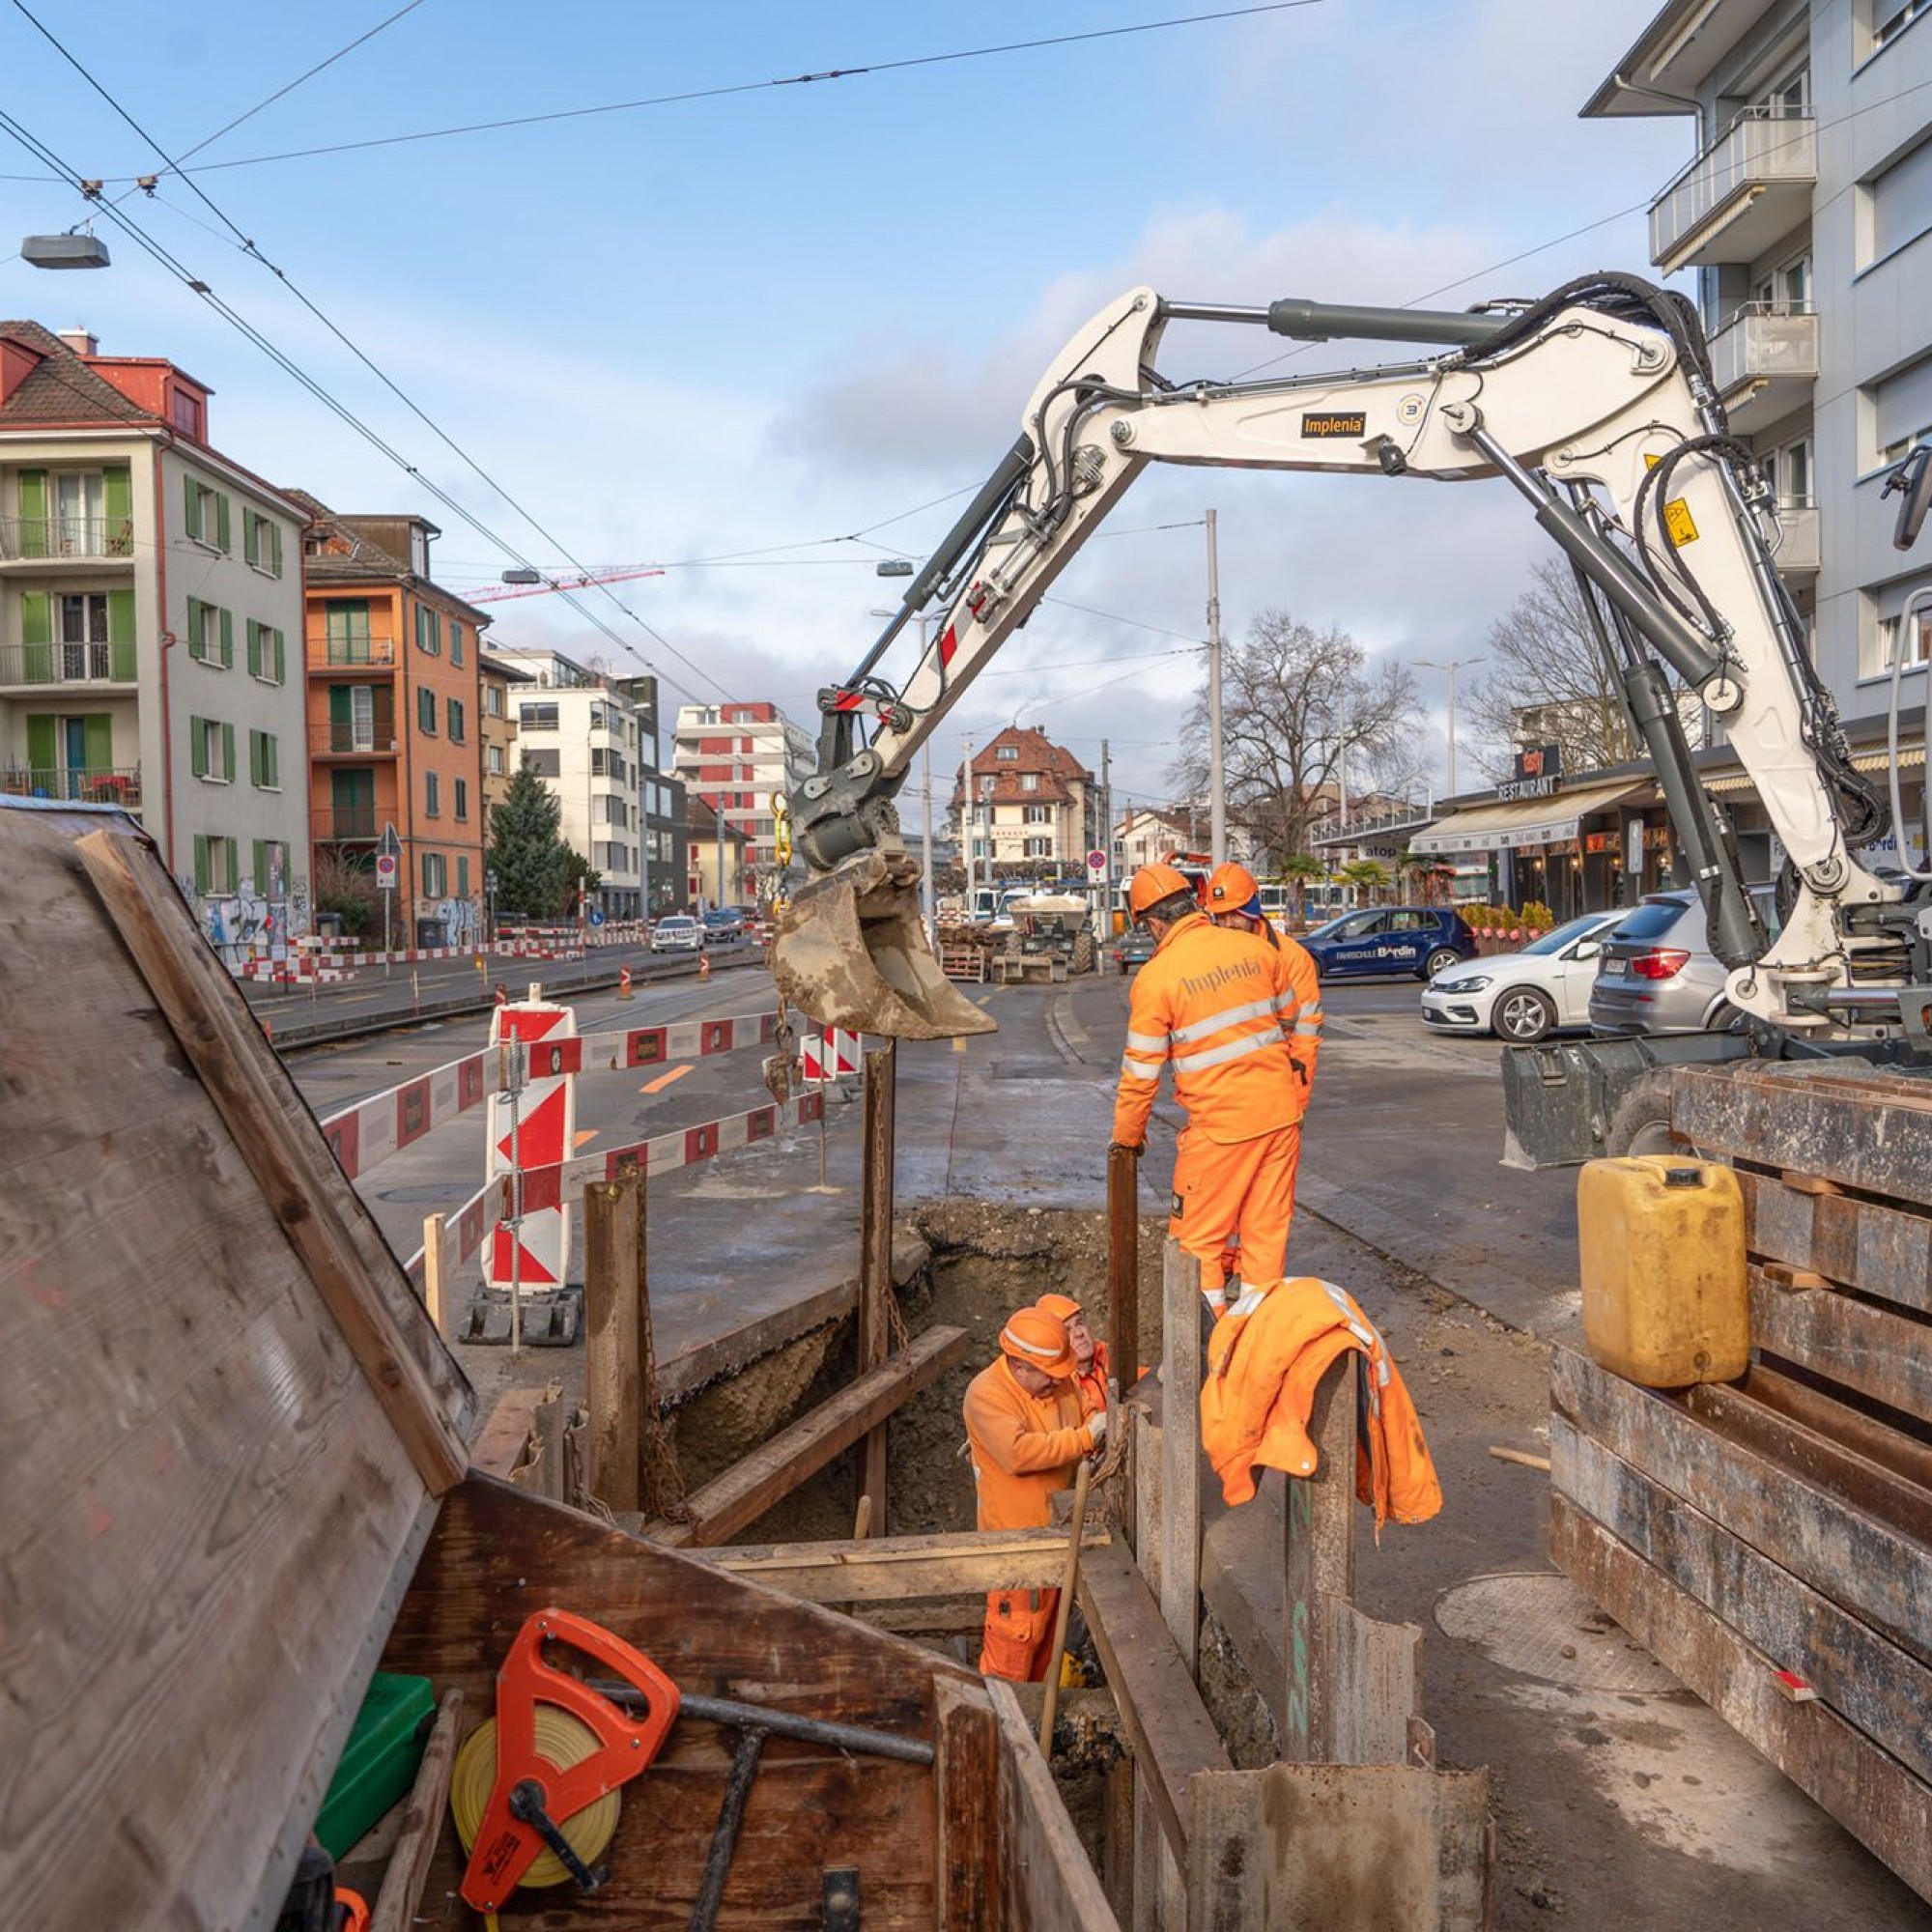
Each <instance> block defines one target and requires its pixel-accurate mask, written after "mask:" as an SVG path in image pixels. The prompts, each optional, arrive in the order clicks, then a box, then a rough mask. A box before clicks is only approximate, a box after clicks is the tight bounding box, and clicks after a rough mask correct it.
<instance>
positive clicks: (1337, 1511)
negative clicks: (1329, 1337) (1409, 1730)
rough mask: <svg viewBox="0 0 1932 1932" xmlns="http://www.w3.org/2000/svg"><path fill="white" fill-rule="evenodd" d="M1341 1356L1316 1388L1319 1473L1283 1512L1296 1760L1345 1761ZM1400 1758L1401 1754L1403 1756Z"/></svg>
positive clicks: (1350, 1375) (1350, 1509)
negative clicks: (1340, 1651) (1340, 1636)
mask: <svg viewBox="0 0 1932 1932" xmlns="http://www.w3.org/2000/svg"><path fill="white" fill-rule="evenodd" d="M1360 1359H1361V1358H1360V1357H1359V1356H1357V1355H1356V1354H1355V1353H1354V1351H1353V1350H1349V1351H1347V1352H1345V1353H1343V1354H1341V1355H1339V1356H1337V1357H1336V1359H1335V1362H1334V1364H1333V1366H1332V1367H1331V1368H1330V1369H1329V1370H1328V1372H1327V1374H1326V1375H1324V1376H1323V1377H1322V1378H1321V1382H1320V1383H1319V1384H1318V1385H1317V1387H1316V1390H1315V1401H1314V1406H1313V1407H1312V1408H1311V1410H1310V1411H1309V1417H1308V1436H1309V1440H1310V1441H1311V1442H1313V1443H1314V1445H1315V1455H1316V1463H1315V1472H1314V1474H1313V1475H1310V1476H1296V1477H1291V1478H1289V1479H1288V1493H1287V1498H1286V1504H1285V1507H1284V1508H1283V1510H1282V1576H1283V1578H1284V1583H1283V1590H1282V1638H1281V1655H1282V1662H1283V1664H1284V1667H1285V1668H1286V1670H1287V1673H1288V1682H1287V1687H1286V1690H1285V1691H1284V1693H1283V1696H1282V1702H1281V1708H1282V1711H1283V1713H1284V1715H1285V1718H1286V1722H1285V1723H1284V1724H1283V1726H1282V1731H1281V1738H1280V1745H1281V1755H1282V1756H1283V1758H1285V1759H1286V1760H1287V1761H1288V1762H1289V1763H1291V1764H1327V1763H1333V1762H1346V1760H1344V1759H1342V1757H1341V1753H1340V1751H1339V1750H1338V1749H1337V1741H1336V1725H1337V1722H1338V1719H1339V1713H1338V1709H1337V1701H1336V1700H1337V1688H1338V1687H1337V1685H1336V1683H1335V1671H1334V1662H1333V1660H1332V1657H1331V1654H1330V1648H1329V1644H1330V1636H1331V1634H1332V1632H1333V1630H1334V1628H1335V1624H1334V1622H1333V1620H1332V1619H1331V1612H1330V1607H1329V1606H1330V1605H1331V1604H1338V1603H1339V1604H1348V1603H1352V1602H1353V1600H1354V1595H1355V1404H1356V1402H1357V1400H1358V1397H1357V1393H1356V1381H1355V1377H1356V1370H1355V1364H1356V1362H1357V1361H1359V1360H1360ZM1397 1762H1400V1759H1398V1760H1397Z"/></svg>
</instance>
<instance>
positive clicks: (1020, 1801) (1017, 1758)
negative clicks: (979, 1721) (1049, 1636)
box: [986, 1677, 1120, 1932]
mask: <svg viewBox="0 0 1932 1932" xmlns="http://www.w3.org/2000/svg"><path fill="white" fill-rule="evenodd" d="M986 1694H987V1696H988V1698H989V1699H990V1700H991V1702H992V1706H993V1716H994V1719H995V1720H996V1721H997V1723H998V1725H999V1737H1000V1783H999V1813H1000V1826H1001V1833H1002V1836H1003V1838H1004V1841H1005V1844H1004V1850H1005V1859H1006V1862H1005V1867H1004V1870H1003V1872H1002V1878H1003V1880H1004V1889H1005V1897H1006V1922H1007V1924H1008V1925H1009V1926H1011V1927H1013V1928H1015V1932H1021V1928H1031V1932H1049V1928H1051V1932H1120V1922H1119V1920H1117V1919H1116V1918H1115V1917H1114V1914H1113V1911H1112V1909H1111V1908H1110V1907H1109V1906H1108V1904H1107V1894H1106V1893H1105V1892H1104V1891H1103V1890H1102V1889H1101V1888H1100V1878H1099V1874H1098V1873H1097V1872H1095V1871H1094V1867H1093V1865H1092V1863H1091V1862H1090V1861H1089V1860H1088V1857H1087V1850H1086V1847H1085V1846H1084V1845H1082V1844H1081V1842H1080V1834H1079V1833H1077V1832H1076V1831H1075V1830H1074V1829H1073V1820H1072V1819H1071V1818H1069V1817H1068V1816H1067V1815H1066V1805H1065V1802H1064V1801H1063V1799H1062V1798H1061V1796H1060V1787H1059V1786H1058V1785H1056V1784H1055V1783H1054V1781H1053V1773H1052V1771H1051V1769H1050V1768H1049V1767H1048V1765H1047V1762H1046V1760H1045V1759H1044V1758H1043V1757H1041V1756H1040V1754H1039V1747H1038V1746H1037V1744H1036V1743H1035V1742H1034V1738H1033V1733H1032V1731H1031V1730H1030V1729H1029V1728H1028V1726H1027V1720H1026V1716H1025V1714H1024V1713H1023V1712H1022V1711H1021V1709H1020V1706H1019V1700H1018V1699H1017V1698H1016V1697H1015V1696H1014V1695H1013V1688H1012V1686H1011V1685H1010V1684H1005V1683H1002V1682H1001V1681H1000V1679H999V1678H997V1677H989V1678H988V1679H987V1680H986Z"/></svg>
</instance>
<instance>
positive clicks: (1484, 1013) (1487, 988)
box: [1422, 906, 1629, 1046]
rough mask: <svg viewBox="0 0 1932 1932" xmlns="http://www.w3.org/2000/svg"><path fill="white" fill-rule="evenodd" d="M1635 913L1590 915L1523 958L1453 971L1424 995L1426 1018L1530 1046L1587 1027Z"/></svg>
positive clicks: (1498, 958) (1516, 955) (1508, 956)
mask: <svg viewBox="0 0 1932 1932" xmlns="http://www.w3.org/2000/svg"><path fill="white" fill-rule="evenodd" d="M1628 917H1629V908H1628V907H1622V906H1620V907H1618V908H1617V910H1616V911H1614V912H1586V913H1584V914H1583V915H1582V916H1581V917H1580V918H1577V919H1573V920H1569V921H1566V922H1565V923H1563V924H1562V925H1559V926H1557V927H1556V928H1555V929H1554V930H1553V931H1551V932H1546V933H1545V934H1544V935H1543V937H1542V938H1541V939H1539V940H1538V941H1537V942H1536V943H1535V944H1534V945H1533V946H1525V947H1524V948H1523V949H1522V951H1521V952H1502V953H1495V954H1492V956H1491V957H1489V958H1487V959H1476V960H1472V961H1471V962H1470V963H1469V964H1468V965H1466V966H1453V967H1445V968H1444V969H1443V971H1442V972H1441V973H1439V974H1437V975H1436V977H1435V979H1433V980H1430V982H1429V984H1428V985H1427V986H1425V987H1424V988H1423V989H1422V1017H1423V1019H1424V1020H1425V1021H1426V1022H1427V1023H1428V1024H1429V1025H1430V1026H1433V1027H1440V1028H1442V1029H1443V1030H1444V1031H1446V1032H1454V1033H1493V1034H1494V1035H1495V1036H1496V1037H1497V1038H1498V1039H1506V1040H1509V1041H1510V1042H1512V1043H1513V1044H1515V1045H1519V1046H1521V1045H1526V1044H1527V1043H1528V1042H1529V1041H1531V1040H1535V1039H1541V1038H1542V1037H1544V1035H1545V1034H1547V1033H1548V1032H1550V1031H1551V1029H1553V1028H1555V1027H1573V1026H1587V1025H1588V1024H1589V1021H1590V993H1591V990H1592V988H1593V987H1594V986H1595V985H1596V983H1597V961H1598V959H1599V957H1600V956H1601V955H1602V953H1603V951H1604V943H1605V938H1606V937H1607V936H1608V934H1609V933H1610V932H1611V931H1613V930H1614V929H1615V927H1616V926H1617V924H1618V923H1619V922H1620V921H1622V920H1624V919H1626V918H1628Z"/></svg>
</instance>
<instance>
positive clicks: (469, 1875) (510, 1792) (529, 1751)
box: [449, 1609, 678, 1922]
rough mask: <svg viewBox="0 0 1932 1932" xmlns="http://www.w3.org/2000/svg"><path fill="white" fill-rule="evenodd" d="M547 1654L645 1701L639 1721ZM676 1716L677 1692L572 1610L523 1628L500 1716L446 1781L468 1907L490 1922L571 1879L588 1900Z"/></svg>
mask: <svg viewBox="0 0 1932 1932" xmlns="http://www.w3.org/2000/svg"><path fill="white" fill-rule="evenodd" d="M546 1643H562V1644H567V1645H569V1646H570V1648H571V1649H573V1650H576V1651H580V1652H582V1654H583V1655H584V1656H585V1657H588V1658H590V1659H592V1660H594V1661H595V1662H598V1663H600V1664H602V1665H603V1666H604V1667H605V1668H606V1669H607V1670H609V1671H611V1672H612V1673H613V1674H615V1675H616V1676H619V1677H621V1678H623V1679H624V1681H625V1682H626V1683H627V1684H630V1685H631V1686H633V1687H634V1688H635V1689H636V1690H639V1691H640V1692H641V1693H642V1695H643V1699H644V1706H645V1709H644V1714H643V1718H642V1719H641V1721H639V1717H638V1714H637V1713H636V1712H634V1711H629V1710H623V1709H620V1708H619V1707H618V1706H617V1705H615V1704H613V1703H611V1700H610V1699H609V1698H608V1697H604V1696H600V1695H599V1694H598V1692H596V1691H595V1690H591V1689H590V1687H589V1686H588V1685H587V1684H585V1683H584V1682H583V1680H582V1678H580V1677H573V1676H572V1675H571V1674H570V1673H569V1672H568V1671H565V1670H559V1669H557V1668H556V1667H555V1666H554V1664H551V1663H547V1662H545V1661H544V1655H543V1650H544V1645H545V1644H546ZM677 1710H678V1695H677V1686H676V1685H675V1684H673V1683H672V1682H671V1681H670V1679H669V1678H668V1677H667V1676H666V1675H665V1674H664V1672H663V1671H662V1670H660V1669H659V1668H658V1667H657V1665H656V1664H654V1663H653V1662H651V1661H650V1659H649V1658H647V1657H646V1656H644V1654H643V1653H642V1652H641V1651H639V1650H637V1649H634V1648H633V1647H632V1646H631V1645H630V1644H628V1643H626V1642H625V1641H624V1640H623V1638H621V1637H619V1636H613V1635H612V1634H611V1632H609V1631H607V1630H606V1629H605V1628H604V1627H603V1626H602V1625H601V1624H593V1623H592V1622H591V1621H590V1620H589V1619H588V1618H587V1617H580V1616H577V1615H575V1614H573V1613H572V1612H571V1611H569V1610H558V1609H547V1610H539V1611H537V1612H536V1614H535V1615H534V1616H532V1617H530V1618H529V1619H528V1620H527V1621H526V1623H525V1625H524V1627H523V1629H522V1630H520V1631H519V1632H518V1633H517V1636H516V1640H515V1641H514V1642H513V1643H512V1644H511V1645H510V1649H509V1653H508V1655H507V1656H505V1658H504V1659H503V1662H502V1667H501V1668H500V1669H499V1670H498V1671H497V1715H496V1717H495V1718H493V1719H487V1720H486V1721H485V1722H483V1723H482V1724H479V1725H478V1726H477V1728H476V1729H475V1730H474V1731H472V1732H471V1733H470V1735H469V1737H468V1738H467V1739H465V1741H464V1745H463V1748H462V1749H461V1750H460V1751H458V1752H457V1754H456V1764H455V1768H454V1771H453V1773H452V1775H451V1777H450V1791H449V1808H450V1810H451V1812H452V1813H453V1815H454V1817H455V1820H456V1831H457V1835H458V1836H459V1837H460V1838H461V1839H462V1841H463V1848H464V1850H465V1851H466V1852H468V1853H469V1866H468V1868H467V1869H466V1870H465V1872H464V1874H463V1898H464V1901H465V1903H467V1904H469V1905H470V1906H472V1907H473V1908H474V1909H475V1910H476V1911H478V1912H481V1913H484V1914H486V1915H494V1914H495V1913H497V1911H499V1910H500V1909H501V1907H502V1905H503V1903H504V1901H505V1900H506V1899H507V1898H508V1897H509V1895H510V1893H511V1892H512V1891H514V1890H515V1889H517V1887H518V1886H520V1885H526V1886H544V1885H562V1884H564V1883H565V1882H566V1881H569V1880H573V1879H574V1880H575V1881H576V1882H577V1884H578V1886H579V1887H580V1889H582V1890H584V1891H586V1892H588V1891H595V1890H596V1889H597V1888H598V1886H599V1885H601V1884H602V1883H603V1880H604V1876H605V1875H604V1873H603V1872H601V1871H599V1870H598V1869H596V1863H595V1861H596V1860H597V1859H598V1858H599V1857H600V1856H601V1855H602V1853H603V1852H604V1850H605V1848H606V1847H607V1846H608V1845H609V1844H610V1842H611V1837H612V1836H613V1835H614V1833H615V1832H616V1829H617V1808H618V1798H617V1790H618V1787H619V1786H620V1785H623V1784H626V1783H628V1782H629V1781H630V1780H631V1779H632V1778H634V1777H636V1776H638V1775H639V1773H640V1772H642V1771H643V1770H644V1768H645V1767H646V1766H647V1765H648V1764H649V1763H650V1762H651V1760H652V1759H653V1758H654V1757H656V1756H657V1754H658V1751H659V1750H660V1749H661V1748H662V1747H663V1745H664V1741H665V1738H666V1736H667V1735H668V1733H669V1730H670V1727H671V1726H672V1725H673V1724H674V1723H675V1722H676V1721H677ZM486 1794H487V1796H486ZM493 1922H494V1921H493Z"/></svg>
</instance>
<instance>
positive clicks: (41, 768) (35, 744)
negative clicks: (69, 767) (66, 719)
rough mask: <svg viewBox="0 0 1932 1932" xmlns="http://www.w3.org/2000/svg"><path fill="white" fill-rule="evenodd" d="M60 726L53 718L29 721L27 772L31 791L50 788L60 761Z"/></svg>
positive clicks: (31, 719) (30, 719)
mask: <svg viewBox="0 0 1932 1932" xmlns="http://www.w3.org/2000/svg"><path fill="white" fill-rule="evenodd" d="M59 744H60V725H59V723H58V721H57V720H55V719H52V718H29V719H28V720H27V772H28V776H29V779H30V780H31V781H32V782H31V786H30V788H31V789H35V790H40V789H43V788H49V787H51V785H52V782H53V777H54V766H55V763H56V762H57V759H58V747H59Z"/></svg>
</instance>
